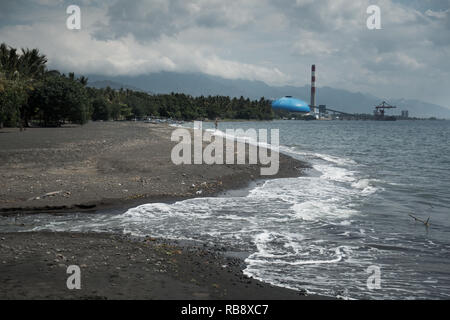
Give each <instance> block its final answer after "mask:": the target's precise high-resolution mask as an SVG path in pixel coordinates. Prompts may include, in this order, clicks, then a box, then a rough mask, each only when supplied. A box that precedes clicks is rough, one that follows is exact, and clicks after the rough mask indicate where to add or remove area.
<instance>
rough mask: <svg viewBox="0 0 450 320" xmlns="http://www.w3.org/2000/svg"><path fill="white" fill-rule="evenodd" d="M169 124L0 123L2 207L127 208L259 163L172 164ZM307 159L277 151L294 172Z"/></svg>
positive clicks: (190, 191) (233, 177) (244, 180)
mask: <svg viewBox="0 0 450 320" xmlns="http://www.w3.org/2000/svg"><path fill="white" fill-rule="evenodd" d="M173 130H174V128H172V127H169V126H168V125H163V124H160V125H155V124H146V123H142V122H97V123H89V124H87V125H84V126H82V127H81V126H76V127H63V128H30V129H28V130H26V131H25V132H19V130H18V129H2V130H0V181H1V184H2V188H1V189H0V214H23V213H31V212H46V213H48V212H68V211H76V212H79V211H82V210H89V211H92V210H99V209H103V208H109V207H118V206H119V207H121V206H122V207H132V206H135V205H137V204H142V203H149V202H164V201H173V200H179V199H186V198H191V197H199V196H210V195H214V194H217V193H218V192H221V191H225V190H230V189H238V188H242V187H245V186H247V185H248V183H249V182H251V181H255V180H257V179H259V178H261V176H260V170H259V166H258V165H206V164H201V165H179V166H177V165H175V164H173V163H172V161H171V159H170V154H171V150H172V148H173V146H175V145H176V143H175V142H172V141H170V137H171V133H172V131H173ZM305 167H306V164H305V163H302V162H300V161H297V160H295V159H292V158H290V157H287V156H285V155H283V154H280V170H279V172H278V174H277V175H274V176H264V177H263V178H264V179H267V178H280V177H294V176H298V175H300V174H301V170H302V169H303V168H305Z"/></svg>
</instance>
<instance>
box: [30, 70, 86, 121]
mask: <svg viewBox="0 0 450 320" xmlns="http://www.w3.org/2000/svg"><path fill="white" fill-rule="evenodd" d="M28 104H29V106H30V107H31V108H32V109H35V110H37V111H36V116H37V118H38V119H39V120H40V121H41V123H42V124H43V125H44V126H59V125H61V124H62V123H64V122H66V121H70V122H72V123H77V124H84V123H86V122H87V120H88V116H89V104H90V100H89V98H88V95H87V91H86V88H85V87H84V86H83V85H82V84H81V83H80V82H78V81H75V80H73V79H71V78H67V77H65V76H53V75H52V76H47V77H45V78H44V79H43V80H42V81H41V82H40V84H39V85H38V86H37V87H36V88H35V89H34V90H33V91H32V93H31V94H30V97H29V102H28Z"/></svg>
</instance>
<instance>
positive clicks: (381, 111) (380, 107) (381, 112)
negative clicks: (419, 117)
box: [375, 101, 397, 118]
mask: <svg viewBox="0 0 450 320" xmlns="http://www.w3.org/2000/svg"><path fill="white" fill-rule="evenodd" d="M394 108H397V107H396V106H391V105H389V104H387V103H386V101H383V102H382V103H381V104H379V105H377V106H376V107H375V116H379V117H381V118H384V110H385V109H394Z"/></svg>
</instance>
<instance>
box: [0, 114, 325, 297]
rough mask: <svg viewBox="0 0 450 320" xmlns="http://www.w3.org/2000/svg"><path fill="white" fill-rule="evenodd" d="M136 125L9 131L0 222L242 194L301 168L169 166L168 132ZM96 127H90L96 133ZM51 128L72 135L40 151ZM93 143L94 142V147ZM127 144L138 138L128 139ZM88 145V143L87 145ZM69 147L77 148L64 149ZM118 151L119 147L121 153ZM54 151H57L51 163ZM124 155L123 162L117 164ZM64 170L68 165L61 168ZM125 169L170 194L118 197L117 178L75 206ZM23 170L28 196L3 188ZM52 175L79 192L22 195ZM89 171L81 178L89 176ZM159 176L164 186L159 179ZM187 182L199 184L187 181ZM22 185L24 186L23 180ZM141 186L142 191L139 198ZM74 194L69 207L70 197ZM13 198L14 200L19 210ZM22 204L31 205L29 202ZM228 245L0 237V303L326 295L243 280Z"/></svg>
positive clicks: (45, 185) (42, 187)
mask: <svg viewBox="0 0 450 320" xmlns="http://www.w3.org/2000/svg"><path fill="white" fill-rule="evenodd" d="M135 126H136V124H135V123H126V124H123V123H121V124H118V125H116V124H115V123H106V124H105V123H103V124H101V123H100V124H91V125H90V127H87V129H86V127H82V128H75V131H65V130H73V129H74V128H70V129H64V128H58V129H43V128H42V129H36V130H30V129H29V130H27V132H28V136H26V135H20V134H19V135H18V134H15V135H16V139H18V140H19V142H18V144H19V145H20V146H21V147H22V148H20V149H18V148H17V146H15V145H12V144H9V145H8V143H5V141H4V140H0V145H1V146H5V144H6V149H5V148H4V149H3V150H6V152H5V151H4V152H2V153H0V156H1V157H2V158H5V159H6V160H8V159H11V157H12V156H14V155H21V157H19V159H20V160H21V161H16V160H17V159H14V160H15V161H14V162H11V161H5V162H3V165H2V166H0V177H1V178H2V179H5V178H6V180H7V181H6V183H8V180H9V181H14V183H13V184H12V185H9V186H10V188H9V191H10V192H9V193H10V194H11V193H12V194H13V198H14V196H15V198H14V200H15V202H14V203H15V204H16V205H9V206H8V205H6V206H5V201H4V200H5V196H6V195H5V193H2V194H0V200H3V201H0V219H2V218H1V216H4V217H3V219H8V217H7V216H12V215H28V214H37V213H49V214H64V213H71V212H86V213H93V212H95V213H98V212H100V211H102V212H104V211H110V212H111V211H120V210H122V209H123V210H125V209H127V208H130V207H134V206H137V205H140V204H145V203H150V202H164V203H171V202H174V201H179V200H184V199H189V198H194V197H199V196H201V197H206V196H217V195H220V194H227V193H242V192H245V191H244V190H248V189H249V188H250V186H251V185H252V184H258V183H262V181H266V180H268V179H274V178H284V177H296V176H300V175H301V173H302V171H303V170H304V169H305V168H307V167H308V166H307V164H305V163H303V162H300V161H298V160H295V159H293V158H291V157H289V156H286V155H283V154H281V153H280V170H279V172H278V174H277V175H275V176H268V177H261V176H259V175H258V172H259V166H258V165H233V166H226V165H212V166H206V165H192V166H178V167H176V166H174V165H173V164H171V163H170V162H169V161H168V160H167V159H164V160H162V159H161V157H159V158H158V156H160V155H161V153H164V152H167V151H168V150H170V147H171V143H168V141H170V140H169V139H168V135H167V133H168V132H169V131H171V130H172V128H169V127H167V126H164V125H156V126H147V125H142V124H138V126H137V128H136V127H135ZM114 127H116V128H117V127H118V128H119V129H120V130H121V134H119V135H117V134H116V133H112V136H113V137H108V138H109V139H112V140H114V139H116V141H115V143H117V144H118V146H119V147H116V146H115V145H114V144H111V143H110V144H108V140H106V139H104V138H103V137H101V136H100V137H98V136H97V138H96V139H92V137H90V138H89V139H88V140H87V141H82V142H80V141H78V144H75V145H74V143H75V142H74V141H72V140H78V139H80V138H81V139H82V138H83V137H80V136H79V135H80V134H81V135H83V132H84V131H86V130H87V131H94V133H99V132H98V131H99V129H100V133H101V134H103V135H107V134H108V133H110V134H111V130H112V129H114ZM136 129H138V130H136ZM142 129H144V130H142ZM96 130H97V132H95V131H96ZM30 131H34V134H33V135H30V134H29V132H30ZM37 131H40V132H37ZM52 131H58V132H59V133H67V132H69V133H70V134H72V135H69V136H67V135H66V136H64V135H63V137H62V138H61V135H60V136H58V139H59V141H51V143H54V144H55V146H54V148H55V149H56V150H59V151H58V152H60V154H59V155H58V152H55V150H52V147H53V146H52V147H49V146H45V143H44V144H43V142H45V141H46V139H51V138H52V137H54V136H55V134H54V133H52ZM149 131H150V133H152V134H154V135H157V137H158V139H153V140H152V139H151V138H150V139H145V138H144V137H142V136H141V135H142V133H143V132H144V133H145V134H148V133H149ZM37 133H39V134H41V136H39V134H37ZM84 133H85V132H84ZM130 133H131V134H130ZM10 134H13V135H14V133H9V134H5V135H10ZM127 134H128V136H127ZM42 135H44V137H42ZM77 135H78V136H77ZM123 135H125V138H124V136H123ZM2 136H3V135H2ZM11 137H12V136H11ZM169 137H170V136H169ZM0 138H1V136H0ZM27 138H28V139H29V141H27ZM120 138H122V140H121V139H120ZM58 139H56V140H58ZM21 140H22V141H21ZM141 140H142V141H141ZM47 141H48V140H47ZM98 141H100V143H97V142H98ZM136 141H138V142H139V141H140V142H141V143H136ZM16 143H17V141H16ZM33 143H36V145H33V148H27V144H33ZM2 144H3V145H2ZM90 144H93V145H94V148H89V146H90ZM143 144H144V145H146V146H148V145H150V146H151V147H152V148H154V149H156V148H158V150H159V151H158V152H154V150H153V152H151V153H148V152H146V149H145V148H142V146H143ZM173 144H174V143H172V145H173ZM65 145H67V146H69V148H67V147H66V146H65ZM104 145H106V146H107V148H106V149H104V150H102V151H101V152H100V154H101V155H100V157H99V155H98V154H99V152H98V150H95V149H96V148H102V146H104ZM8 147H9V151H8ZM74 147H75V150H76V152H73V151H71V150H70V148H74ZM77 148H78V149H77ZM121 148H125V149H126V151H125V153H124V151H123V150H122V149H121ZM111 150H112V151H111ZM93 151H95V152H93ZM108 152H109V153H108ZM80 153H81V157H80ZM55 154H56V155H57V156H56V159H55V157H54V155H55ZM169 154H170V153H169ZM5 155H6V156H5ZM129 155H131V156H129ZM36 156H37V157H38V158H43V160H45V161H46V162H45V161H44V162H41V163H39V165H37V166H36V165H35V164H36V159H35V158H36ZM52 156H53V157H52ZM124 156H125V160H126V161H122V160H123V157H124ZM147 156H150V159H148V158H146V157H147ZM58 157H62V159H58ZM143 159H147V161H150V162H152V161H156V164H157V170H156V171H155V170H152V168H149V167H148V166H146V165H145V164H144V165H143V167H144V170H142V167H134V166H135V165H137V164H142V162H143ZM105 160H106V161H105ZM86 161H88V162H86ZM94 161H97V162H96V164H95V166H94V167H95V168H96V170H95V171H96V172H94V170H88V172H87V173H85V172H83V170H84V168H83V165H85V164H86V163H88V164H89V162H91V163H90V164H89V165H90V168H91V169H92V167H93V165H92V162H94ZM105 162H106V163H105ZM117 162H118V163H117ZM12 163H13V165H12ZM55 166H56V167H57V168H55ZM67 167H70V169H69V170H67ZM105 167H106V169H105ZM111 167H112V168H111ZM42 169H45V170H47V172H50V173H51V176H52V178H51V179H49V178H48V177H45V176H43V175H40V171H41V170H42ZM108 169H110V170H108ZM111 169H112V170H111ZM117 169H119V170H117ZM140 169H141V170H140ZM180 169H181V170H180ZM70 170H72V171H73V172H75V173H80V175H76V174H70ZM129 170H131V171H134V172H135V173H138V174H139V175H140V176H143V175H146V177H144V179H148V178H151V176H152V175H154V174H155V172H157V174H158V176H159V179H158V180H153V181H154V183H155V184H156V187H158V186H162V189H164V190H167V191H169V190H170V192H166V193H162V192H160V189H159V188H155V189H156V192H155V189H152V188H151V186H148V185H147V187H148V189H145V188H144V187H145V186H146V185H144V183H142V185H141V184H138V185H137V186H136V185H132V184H128V185H127V188H129V189H130V190H127V192H126V193H125V194H124V193H121V192H119V193H117V190H118V189H119V191H122V190H121V189H123V187H122V184H121V183H119V184H118V185H117V186H118V187H120V188H117V186H115V187H116V188H112V189H113V193H114V191H115V192H116V193H115V194H116V195H117V194H119V195H121V197H111V198H104V197H102V196H105V195H108V194H109V193H108V192H109V191H108V190H107V189H108V188H105V190H103V191H105V192H96V193H94V195H95V196H96V197H97V198H95V197H94V198H92V197H91V199H90V200H89V201H82V202H80V200H82V199H83V197H84V196H85V195H86V194H88V193H89V192H92V190H95V188H99V187H104V186H111V182H110V181H108V179H111V180H113V182H114V181H117V180H115V179H118V180H119V181H120V179H125V178H126V177H127V176H129V175H130V174H129ZM55 171H56V172H55ZM172 171H175V173H176V174H179V175H180V176H181V177H183V178H182V179H183V182H184V183H183V184H180V183H179V181H177V180H176V179H172V180H171V179H170V176H171V175H173V172H172ZM68 172H69V174H68ZM27 174H28V175H31V178H32V181H31V182H32V185H31V186H32V187H33V188H30V189H28V190H30V191H31V192H28V194H25V195H23V193H24V192H20V191H21V190H18V189H15V190H14V191H15V193H14V192H11V189H12V188H11V187H16V188H17V186H20V185H21V184H23V185H24V184H25V180H26V179H24V176H26V175H27ZM61 175H66V176H65V177H66V178H67V177H68V180H69V181H66V184H65V185H69V184H71V183H74V184H75V187H77V186H80V185H84V189H82V190H80V189H78V190H76V191H75V192H73V191H69V194H67V197H64V196H63V197H61V193H59V192H58V193H56V194H55V195H52V196H48V197H44V198H43V199H32V198H29V197H30V196H31V197H33V195H35V194H40V193H43V192H50V191H49V190H53V189H56V188H55V187H53V186H52V184H53V183H54V182H55V181H57V180H59V179H58V177H61ZM89 175H90V177H88V176H89ZM80 176H81V178H80ZM149 176H150V177H149ZM11 177H13V179H11ZM28 177H30V176H28ZM199 177H200V179H199ZM88 178H90V180H89V179H88ZM83 179H88V181H91V182H93V183H94V185H93V186H89V185H86V183H85V181H83ZM161 180H163V182H162V183H159V182H160V181H161ZM199 180H200V181H201V180H203V182H199ZM17 181H18V183H17ZM99 181H100V183H99ZM177 182H178V183H177ZM219 182H220V183H219ZM191 183H192V184H191ZM77 184H78V185H77ZM124 184H125V183H124ZM191 185H196V186H198V187H197V188H190V187H188V186H191ZM27 186H28V187H30V185H29V184H28V185H27ZM199 188H201V189H200V190H202V192H201V194H200V195H199V194H198V191H199ZM58 189H64V188H58ZM142 189H145V190H144V191H150V192H147V193H145V194H144V193H142V191H143V190H142ZM36 190H39V191H38V192H37V191H36ZM128 191H130V192H128ZM137 191H140V193H138V192H137ZM152 191H153V192H152ZM30 199H31V200H30ZM74 200H75V201H77V202H78V203H76V202H75V203H74ZM9 203H11V202H9ZM17 204H22V206H20V205H17ZM24 204H25V205H27V206H24ZM31 204H32V205H34V206H30V205H31ZM229 250H230V248H228V249H227V248H219V247H217V246H212V247H208V246H206V245H202V246H198V245H194V244H188V243H182V244H180V242H179V241H175V240H168V239H154V238H151V237H147V238H145V239H144V240H142V239H136V238H135V239H132V238H131V237H129V236H127V235H121V234H114V233H70V232H61V233H57V232H11V233H0V253H1V254H0V256H1V257H2V258H1V261H0V282H2V284H4V285H2V288H1V290H0V299H169V300H171V299H187V300H192V299H235V300H236V299H238V300H239V299H242V300H248V299H259V300H261V299H262V300H265V299H272V300H293V299H294V300H298V299H333V298H330V297H323V296H317V295H306V293H305V292H304V291H296V290H291V289H286V288H282V287H276V286H272V285H270V284H267V283H264V282H260V281H258V280H255V279H252V278H249V277H247V276H245V275H244V274H243V269H244V267H245V265H244V259H242V256H243V254H244V253H240V254H238V257H236V256H233V254H231V255H230V254H229V253H230V252H229ZM72 264H75V265H79V266H80V268H81V269H82V273H83V275H84V276H83V279H84V281H85V282H84V284H85V286H84V288H83V287H82V288H83V289H82V290H75V291H73V290H68V289H67V287H66V279H67V277H68V275H67V273H66V268H67V266H68V265H72Z"/></svg>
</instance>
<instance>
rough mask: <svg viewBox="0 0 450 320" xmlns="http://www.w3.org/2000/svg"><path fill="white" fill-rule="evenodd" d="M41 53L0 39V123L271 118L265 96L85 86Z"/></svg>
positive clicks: (50, 124)
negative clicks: (54, 67)
mask: <svg viewBox="0 0 450 320" xmlns="http://www.w3.org/2000/svg"><path fill="white" fill-rule="evenodd" d="M46 63H47V58H46V57H45V55H42V54H40V53H39V50H37V49H31V50H30V49H22V50H21V53H20V54H19V53H18V52H17V50H16V49H14V48H11V47H8V46H7V45H5V44H1V45H0V103H1V104H0V125H1V124H2V123H4V124H6V125H10V126H14V125H17V123H19V122H22V123H23V124H24V125H28V122H29V121H33V120H34V121H39V123H40V124H41V125H45V126H58V125H61V124H62V123H65V122H67V121H69V122H72V123H79V124H84V123H85V122H86V121H87V120H88V119H92V120H109V119H114V120H125V119H128V120H129V119H133V118H143V117H149V116H150V117H168V118H173V119H178V120H195V119H200V120H201V119H210V120H214V119H216V118H222V119H247V120H251V119H252V120H271V119H273V118H274V117H275V116H280V115H279V114H278V115H275V114H274V112H273V111H272V108H271V104H270V101H268V100H265V99H264V98H261V99H260V100H259V101H256V100H255V101H251V100H249V99H245V98H244V97H240V98H239V99H237V98H230V97H224V96H208V97H204V96H200V97H192V96H190V95H186V94H182V93H171V94H157V95H151V94H148V93H145V92H139V91H132V90H129V89H126V90H124V89H120V90H114V89H111V88H110V87H107V88H104V89H95V88H89V87H86V85H87V83H88V79H87V78H86V77H83V76H81V77H80V78H78V79H77V78H76V77H75V74H74V73H69V74H68V76H65V75H64V74H60V73H59V72H58V71H56V70H52V71H48V70H47V66H46Z"/></svg>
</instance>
